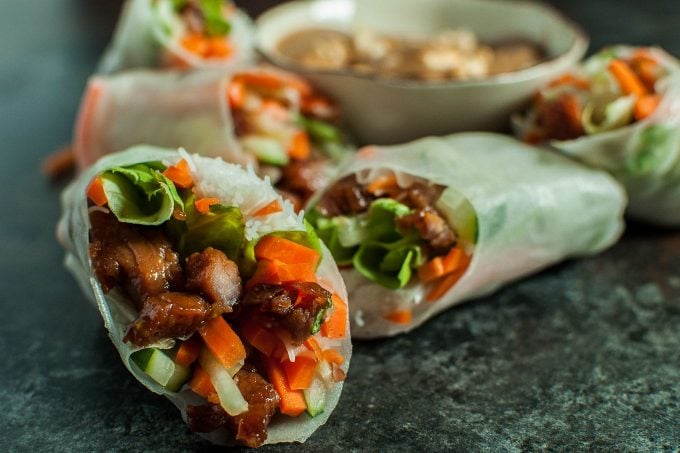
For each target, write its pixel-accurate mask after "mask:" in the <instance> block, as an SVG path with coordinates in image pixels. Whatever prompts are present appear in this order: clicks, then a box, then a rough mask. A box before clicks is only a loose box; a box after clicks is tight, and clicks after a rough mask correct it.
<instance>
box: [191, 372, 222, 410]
mask: <svg viewBox="0 0 680 453" xmlns="http://www.w3.org/2000/svg"><path fill="white" fill-rule="evenodd" d="M187 385H188V386H189V388H190V389H191V390H193V391H194V393H196V394H198V395H200V396H202V397H203V398H205V399H207V400H208V401H210V402H211V403H213V404H218V403H219V402H220V399H219V397H218V396H217V390H215V386H213V383H212V381H211V380H210V376H209V375H208V373H207V372H206V371H205V370H204V369H203V368H201V366H200V365H196V368H194V374H193V375H192V376H191V379H190V380H189V382H188V383H187Z"/></svg>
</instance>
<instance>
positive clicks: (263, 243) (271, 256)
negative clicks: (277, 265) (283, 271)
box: [255, 236, 321, 268]
mask: <svg viewBox="0 0 680 453" xmlns="http://www.w3.org/2000/svg"><path fill="white" fill-rule="evenodd" d="M255 257H256V258H257V259H263V260H270V261H281V262H282V263H284V264H310V265H311V266H313V267H314V268H316V265H317V264H318V263H319V260H320V259H321V255H319V252H317V251H316V250H314V249H311V248H309V247H305V246H304V245H300V244H298V243H297V242H293V241H291V240H288V239H285V238H282V237H278V236H265V237H263V238H262V239H260V240H259V241H258V242H257V245H255Z"/></svg>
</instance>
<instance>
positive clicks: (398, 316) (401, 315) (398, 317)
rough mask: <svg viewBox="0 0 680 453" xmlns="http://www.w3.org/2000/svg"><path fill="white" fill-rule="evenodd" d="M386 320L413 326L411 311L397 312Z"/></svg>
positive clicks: (389, 315) (390, 314) (387, 316)
mask: <svg viewBox="0 0 680 453" xmlns="http://www.w3.org/2000/svg"><path fill="white" fill-rule="evenodd" d="M385 319H387V320H388V321H392V322H393V323H396V324H411V322H412V321H413V312H411V310H395V311H393V312H392V313H389V314H387V315H386V316H385Z"/></svg>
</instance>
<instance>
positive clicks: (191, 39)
mask: <svg viewBox="0 0 680 453" xmlns="http://www.w3.org/2000/svg"><path fill="white" fill-rule="evenodd" d="M180 45H181V46H182V47H183V48H185V49H186V50H187V51H189V52H191V53H193V54H195V55H198V56H199V57H204V56H206V55H208V52H209V51H210V40H209V39H207V38H206V37H205V36H203V35H202V34H201V33H189V34H187V35H186V36H184V37H183V38H182V40H181V41H180Z"/></svg>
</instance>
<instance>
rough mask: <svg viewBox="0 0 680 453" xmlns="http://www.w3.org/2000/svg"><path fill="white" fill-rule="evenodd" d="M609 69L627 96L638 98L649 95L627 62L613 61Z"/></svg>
mask: <svg viewBox="0 0 680 453" xmlns="http://www.w3.org/2000/svg"><path fill="white" fill-rule="evenodd" d="M608 68H609V71H610V72H611V73H612V75H613V76H614V78H616V81H617V82H618V83H619V86H620V87H621V90H623V92H624V93H625V94H632V95H634V96H637V97H641V96H644V95H645V94H647V89H646V88H645V86H644V85H643V83H642V82H641V81H640V79H639V78H638V77H637V76H636V75H635V72H633V70H632V69H631V68H630V66H628V64H627V63H626V62H625V61H623V60H612V61H611V62H610V63H609V66H608Z"/></svg>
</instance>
